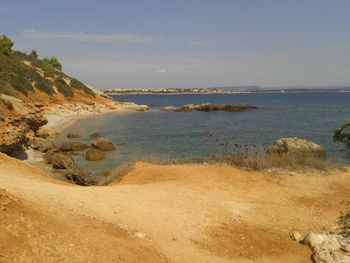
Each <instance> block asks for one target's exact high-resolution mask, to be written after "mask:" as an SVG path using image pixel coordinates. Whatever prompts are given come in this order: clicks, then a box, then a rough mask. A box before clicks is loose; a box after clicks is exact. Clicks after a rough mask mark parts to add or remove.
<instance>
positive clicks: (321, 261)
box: [292, 233, 350, 263]
mask: <svg viewBox="0 0 350 263" xmlns="http://www.w3.org/2000/svg"><path fill="white" fill-rule="evenodd" d="M293 236H294V234H293ZM292 239H293V238H292ZM293 240H295V241H298V242H300V243H302V244H304V245H306V246H308V247H310V249H311V251H312V255H311V260H312V262H314V263H350V253H349V252H350V249H349V246H350V240H348V239H347V238H344V237H342V236H341V235H339V234H330V233H325V234H314V233H308V234H307V235H306V236H305V237H304V239H302V240H296V239H293Z"/></svg>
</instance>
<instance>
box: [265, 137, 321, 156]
mask: <svg viewBox="0 0 350 263" xmlns="http://www.w3.org/2000/svg"><path fill="white" fill-rule="evenodd" d="M267 152H268V153H269V154H286V153H288V154H303V155H313V156H317V157H322V156H325V155H326V151H325V149H324V148H323V147H322V146H320V145H318V144H316V143H314V142H311V141H307V140H304V139H299V138H281V139H278V140H277V141H275V142H274V144H273V145H272V146H270V147H269V148H268V150H267Z"/></svg>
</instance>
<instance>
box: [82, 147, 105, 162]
mask: <svg viewBox="0 0 350 263" xmlns="http://www.w3.org/2000/svg"><path fill="white" fill-rule="evenodd" d="M105 157H106V155H105V153H104V152H102V151H100V150H99V149H89V150H87V152H86V154H85V158H86V160H88V161H100V160H103V159H104V158H105Z"/></svg>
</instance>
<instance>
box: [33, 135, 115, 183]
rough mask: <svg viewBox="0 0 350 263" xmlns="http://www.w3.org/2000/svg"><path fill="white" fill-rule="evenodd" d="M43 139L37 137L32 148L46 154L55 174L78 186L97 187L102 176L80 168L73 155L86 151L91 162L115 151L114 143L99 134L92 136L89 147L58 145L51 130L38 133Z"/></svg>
mask: <svg viewBox="0 0 350 263" xmlns="http://www.w3.org/2000/svg"><path fill="white" fill-rule="evenodd" d="M38 134H39V135H40V136H41V137H35V138H34V140H32V141H31V143H30V147H31V148H33V149H34V150H37V151H40V152H42V153H44V155H43V158H44V161H45V162H46V163H47V164H50V165H51V166H52V169H53V172H54V173H56V174H60V175H63V176H64V177H65V178H66V179H67V180H70V181H73V182H74V183H76V184H78V185H84V186H86V185H96V184H98V182H99V181H100V179H101V176H106V174H105V173H103V174H101V175H92V174H90V173H88V172H87V171H84V170H83V169H81V168H80V167H78V166H77V165H76V163H75V161H74V159H73V157H72V156H73V155H76V154H79V152H82V151H85V150H86V152H85V158H86V159H87V160H89V161H98V160H102V159H104V158H105V156H106V152H109V151H114V150H115V146H114V145H113V143H112V141H110V140H109V139H107V138H103V137H102V136H100V135H98V134H93V135H91V136H90V138H91V139H92V142H91V144H90V145H87V144H85V143H82V142H63V143H61V144H59V145H57V144H56V143H55V142H54V140H53V139H52V138H54V136H55V134H54V133H53V132H52V131H50V130H41V131H40V132H38ZM67 137H68V138H77V137H80V135H78V134H68V135H67Z"/></svg>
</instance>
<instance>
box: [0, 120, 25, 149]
mask: <svg viewBox="0 0 350 263" xmlns="http://www.w3.org/2000/svg"><path fill="white" fill-rule="evenodd" d="M29 131H30V128H29V126H28V125H27V124H25V123H21V122H19V123H12V122H10V123H4V124H3V125H0V152H3V153H7V154H8V153H10V152H12V151H17V150H22V149H23V146H25V145H27V142H28V138H27V136H26V135H27V134H28V132H29Z"/></svg>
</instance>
